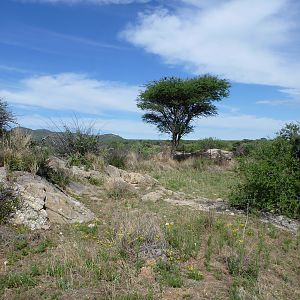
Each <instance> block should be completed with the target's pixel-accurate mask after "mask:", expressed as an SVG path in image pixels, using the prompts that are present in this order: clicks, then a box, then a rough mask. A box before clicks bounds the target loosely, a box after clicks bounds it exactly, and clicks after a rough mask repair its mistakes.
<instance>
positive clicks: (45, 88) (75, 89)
mask: <svg viewBox="0 0 300 300" xmlns="http://www.w3.org/2000/svg"><path fill="white" fill-rule="evenodd" d="M138 91H139V87H138V86H130V85H126V84H123V83H118V82H110V81H100V80H96V79H92V78H89V77H87V76H85V75H83V74H75V73H64V74H58V75H47V76H39V77H31V78H28V79H24V80H22V81H21V82H20V84H19V86H18V89H2V90H1V89H0V96H1V97H2V98H4V99H6V100H7V101H8V102H9V103H13V104H23V105H32V106H39V107H41V108H47V109H56V110H72V111H77V112H81V113H93V114H103V113H104V112H106V111H111V110H113V111H123V112H126V111H127V112H136V111H137V108H136V103H135V100H136V98H137V95H138Z"/></svg>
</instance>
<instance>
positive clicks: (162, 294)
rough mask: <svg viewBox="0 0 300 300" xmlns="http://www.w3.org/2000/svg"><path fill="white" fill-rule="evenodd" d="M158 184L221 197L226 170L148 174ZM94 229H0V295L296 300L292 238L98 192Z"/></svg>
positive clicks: (297, 258) (238, 220) (299, 247)
mask: <svg viewBox="0 0 300 300" xmlns="http://www.w3.org/2000/svg"><path fill="white" fill-rule="evenodd" d="M152 175H154V176H155V177H156V178H158V180H159V181H160V182H161V184H163V185H164V186H166V187H168V188H171V189H174V190H182V191H185V192H188V193H190V194H192V195H199V196H206V197H211V198H218V197H222V198H226V195H228V192H229V189H228V187H229V186H230V185H231V183H232V182H234V181H235V180H236V178H235V174H234V173H233V171H230V170H223V169H222V168H215V169H211V170H205V171H199V170H198V171H197V170H189V169H187V170H186V171H183V170H176V169H174V170H166V171H162V170H160V171H157V170H156V171H152ZM97 189H98V190H97V193H96V196H97V197H98V200H97V201H95V199H94V198H93V199H92V198H91V197H89V196H84V197H80V198H79V199H80V200H81V201H82V202H83V203H85V204H86V205H87V206H88V207H89V208H91V209H92V210H93V211H94V212H96V215H97V218H98V220H97V221H96V222H94V223H92V224H73V225H63V226H52V228H51V229H50V230H48V231H35V232H30V231H28V230H27V229H26V228H24V227H12V226H8V225H2V226H1V227H0V239H1V240H0V295H1V297H2V299H52V300H54V299H117V300H121V299H122V300H137V299H149V300H150V299H166V300H171V299H215V300H217V299H231V300H238V299H295V300H296V299H300V236H299V235H298V236H297V235H293V234H291V233H289V232H284V231H280V230H278V229H276V228H275V227H274V226H272V225H267V224H263V223H260V222H259V221H257V220H256V219H255V218H254V217H250V218H249V219H248V220H247V218H246V216H245V217H232V216H225V215H216V214H215V213H214V212H213V211H211V212H209V213H204V212H198V211H193V210H191V209H187V208H183V207H174V206H171V205H169V204H167V203H164V202H157V203H147V202H141V200H140V198H139V197H137V196H136V195H135V194H132V193H128V194H126V193H123V194H122V195H120V194H115V193H114V194H112V193H110V192H107V191H105V189H103V190H102V188H101V186H100V187H97Z"/></svg>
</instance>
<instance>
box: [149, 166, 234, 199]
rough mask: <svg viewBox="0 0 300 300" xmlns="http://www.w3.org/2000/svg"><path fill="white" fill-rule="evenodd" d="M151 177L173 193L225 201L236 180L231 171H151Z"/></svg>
mask: <svg viewBox="0 0 300 300" xmlns="http://www.w3.org/2000/svg"><path fill="white" fill-rule="evenodd" d="M151 175H152V176H153V177H154V178H156V179H157V180H158V181H159V182H160V184H162V185H163V186H165V187H166V188H168V189H170V190H173V191H181V192H184V193H186V194H190V195H192V196H195V197H197V196H199V197H206V198H210V199H217V198H222V199H224V200H226V199H227V198H228V194H229V193H230V188H231V187H232V186H233V185H234V184H235V182H236V181H237V180H238V178H237V175H236V173H235V172H234V171H233V170H222V169H213V170H201V171H200V170H193V169H181V170H167V171H157V170H156V171H152V172H151Z"/></svg>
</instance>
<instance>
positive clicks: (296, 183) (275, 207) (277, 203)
mask: <svg viewBox="0 0 300 300" xmlns="http://www.w3.org/2000/svg"><path fill="white" fill-rule="evenodd" d="M238 171H239V174H240V177H241V178H242V181H241V183H239V184H238V185H237V186H235V187H234V189H233V191H232V193H231V196H230V201H231V204H232V205H234V206H237V207H240V208H247V207H248V206H249V208H250V209H258V210H265V211H271V212H276V213H282V214H285V215H287V216H290V217H298V218H299V217H300V164H299V160H297V158H296V157H295V155H294V152H293V146H292V145H291V144H290V143H289V142H288V141H287V140H286V139H284V138H282V137H277V138H276V139H274V140H272V141H263V142H261V143H259V144H258V145H257V147H256V149H255V150H254V151H253V152H252V153H251V154H250V155H249V156H248V157H244V158H242V159H241V160H240V165H239V169H238Z"/></svg>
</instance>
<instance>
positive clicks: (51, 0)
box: [19, 0, 150, 5]
mask: <svg viewBox="0 0 300 300" xmlns="http://www.w3.org/2000/svg"><path fill="white" fill-rule="evenodd" d="M19 1H21V2H24V3H41V4H67V5H76V4H94V5H108V4H131V3H147V2H149V1H150V0H19Z"/></svg>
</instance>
